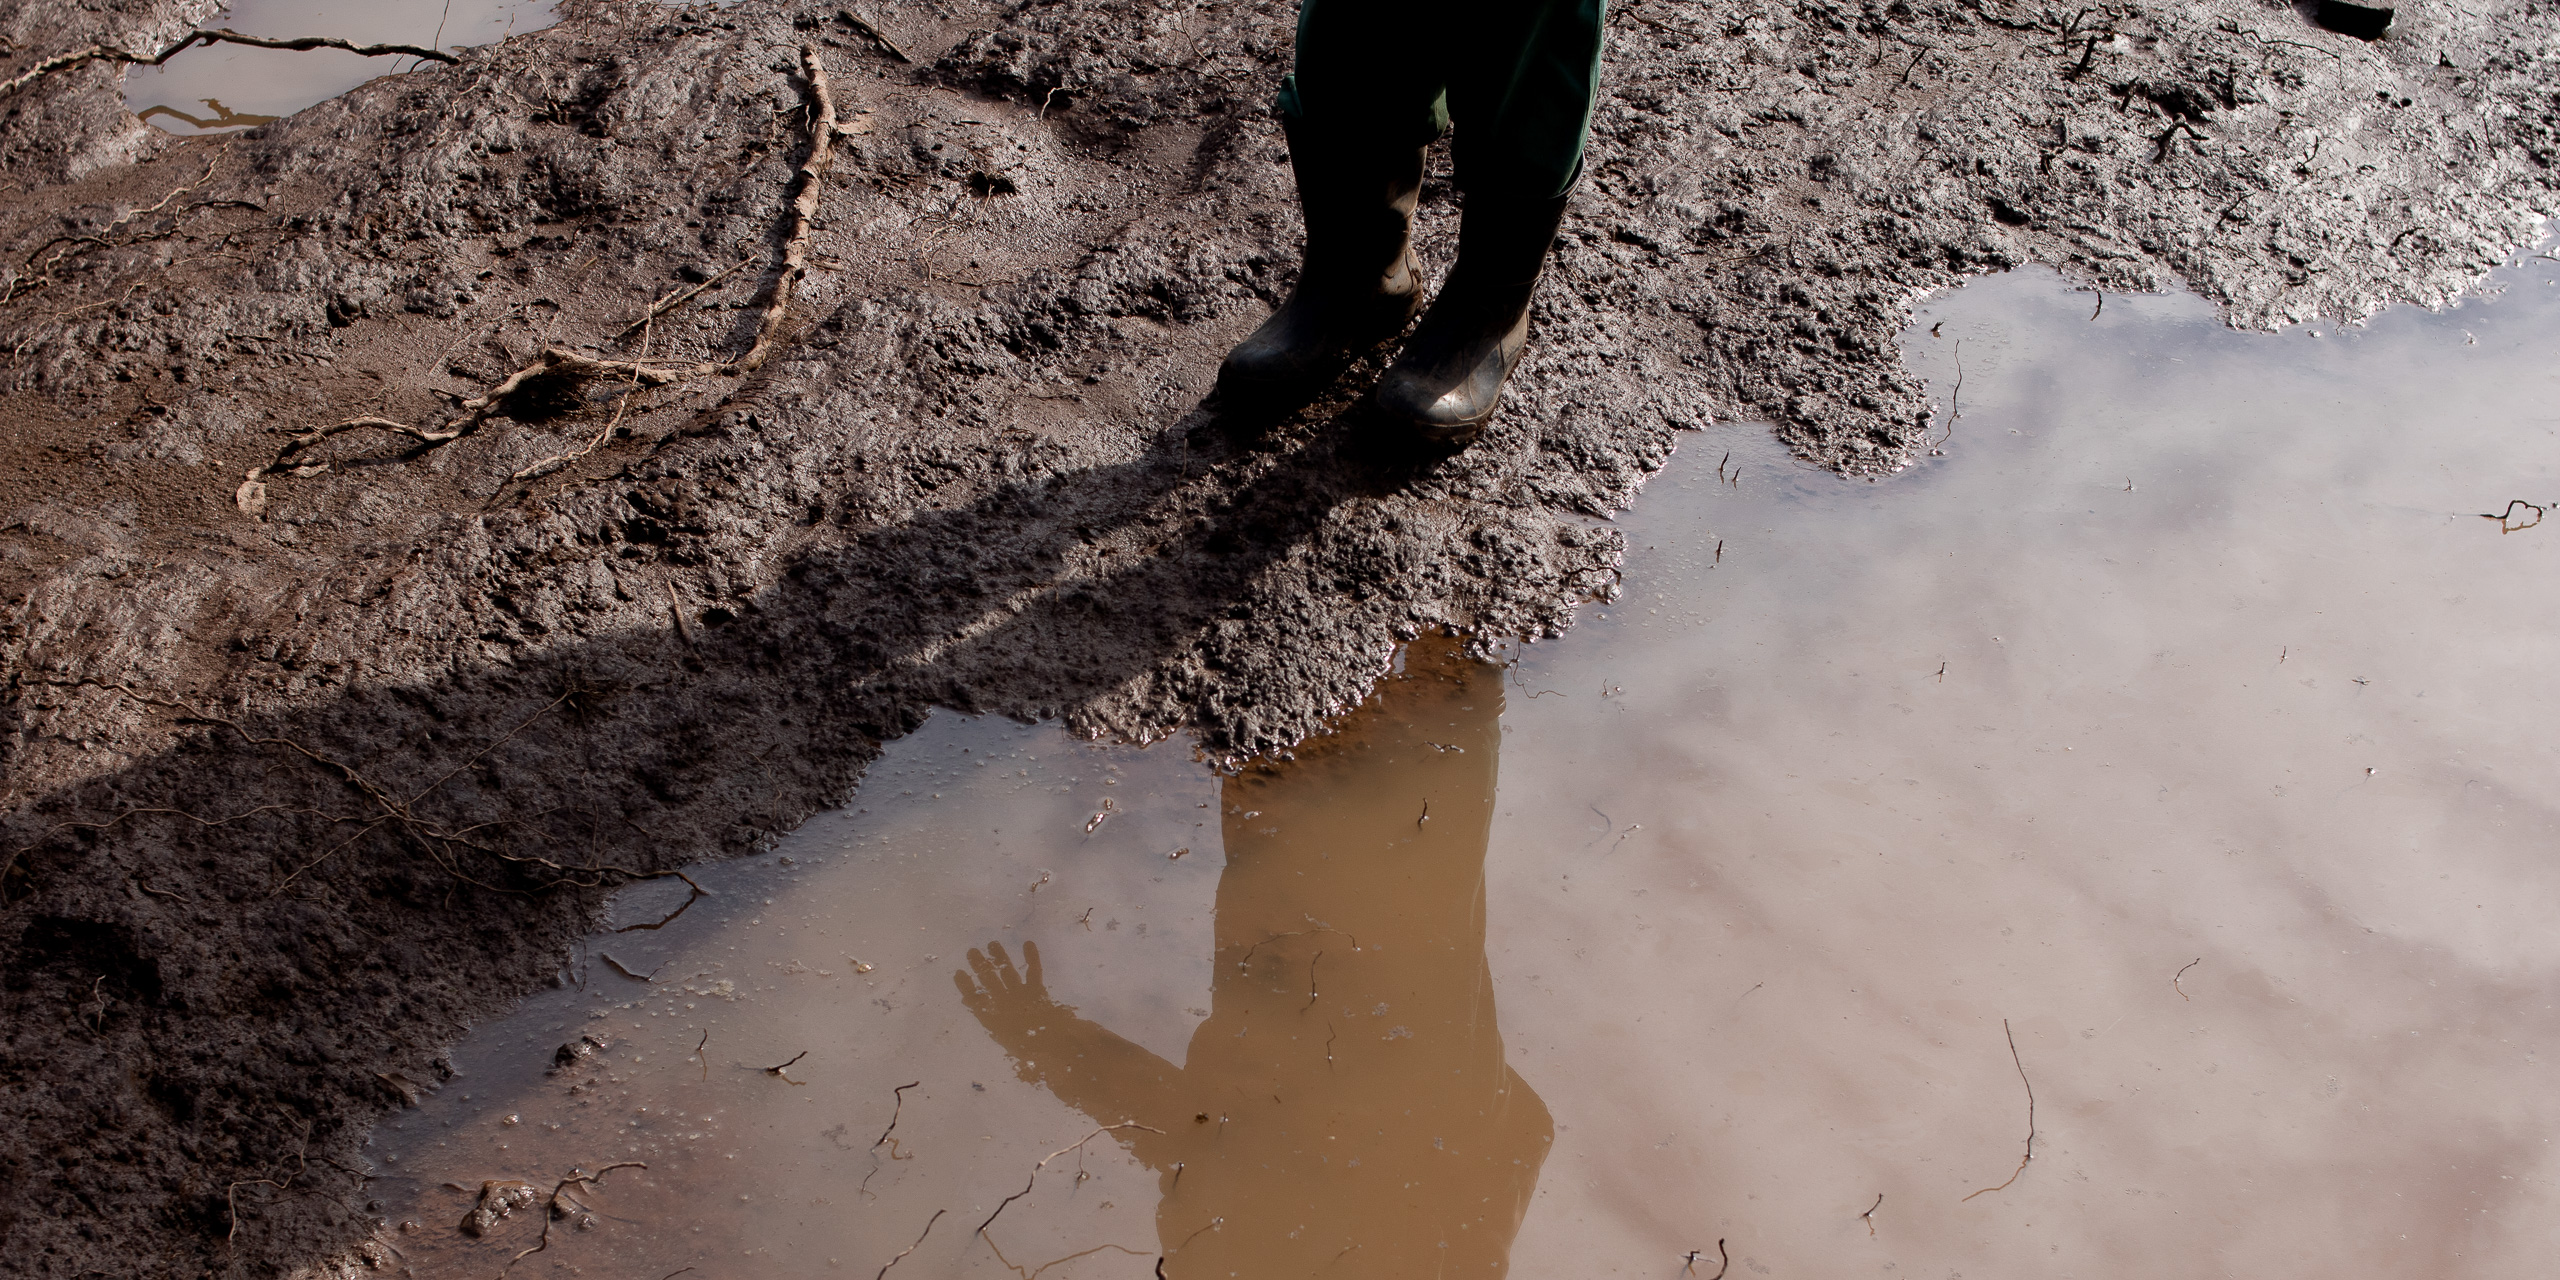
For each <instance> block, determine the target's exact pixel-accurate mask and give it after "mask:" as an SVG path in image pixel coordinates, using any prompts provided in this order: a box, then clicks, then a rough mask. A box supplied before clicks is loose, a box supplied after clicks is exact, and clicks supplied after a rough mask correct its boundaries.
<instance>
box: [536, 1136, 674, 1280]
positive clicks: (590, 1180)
mask: <svg viewBox="0 0 2560 1280" xmlns="http://www.w3.org/2000/svg"><path fill="white" fill-rule="evenodd" d="M648 1167H649V1166H648V1165H646V1164H643V1163H641V1162H640V1161H638V1160H622V1161H617V1162H615V1163H613V1164H609V1165H606V1166H605V1167H603V1168H601V1169H598V1170H596V1171H595V1172H594V1173H579V1172H576V1171H575V1170H572V1171H571V1172H570V1174H569V1176H568V1177H565V1178H562V1179H561V1180H560V1181H559V1182H558V1183H556V1184H554V1185H553V1186H552V1188H551V1197H550V1199H548V1200H546V1201H545V1202H544V1203H543V1206H542V1238H541V1239H539V1240H536V1241H534V1243H533V1247H532V1248H530V1249H527V1250H525V1251H524V1252H522V1253H519V1254H517V1255H516V1256H514V1257H512V1258H509V1259H507V1265H506V1268H505V1269H506V1270H507V1271H513V1270H515V1269H516V1264H517V1263H519V1262H522V1261H524V1260H525V1259H527V1258H530V1257H532V1256H533V1255H535V1254H537V1253H540V1252H542V1251H543V1250H545V1249H548V1248H550V1247H551V1224H552V1223H554V1222H557V1221H559V1220H560V1218H561V1216H562V1215H561V1212H560V1193H561V1192H563V1191H566V1190H568V1189H569V1188H571V1187H573V1186H585V1185H589V1184H594V1183H601V1182H603V1181H604V1176H605V1175H606V1174H608V1173H611V1172H613V1171H614V1170H616V1169H646V1168H648ZM502 1274H503V1273H502Z"/></svg>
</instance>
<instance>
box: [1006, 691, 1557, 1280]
mask: <svg viewBox="0 0 2560 1280" xmlns="http://www.w3.org/2000/svg"><path fill="white" fill-rule="evenodd" d="M1501 698H1502V686H1501V681H1500V679H1499V678H1498V668H1493V667H1489V666H1486V665H1484V664H1481V663H1475V662H1470V661H1467V660H1465V659H1464V658H1462V657H1460V656H1459V655H1457V654H1456V652H1455V651H1454V648H1453V646H1450V645H1448V644H1446V643H1445V642H1443V643H1437V644H1435V643H1434V642H1432V641H1423V642H1421V643H1418V644H1417V645H1415V646H1414V648H1413V650H1412V651H1411V653H1410V656H1409V661H1408V664H1407V669H1406V672H1405V673H1404V674H1402V675H1399V676H1395V677H1391V678H1390V679H1389V680H1387V681H1386V682H1385V683H1384V684H1382V685H1381V687H1380V689H1379V692H1378V695H1377V696H1376V697H1375V698H1373V699H1372V700H1371V701H1370V703H1369V704H1368V705H1367V706H1366V707H1364V708H1363V709H1362V710H1361V711H1360V712H1359V713H1358V714H1356V715H1355V716H1353V717H1352V719H1351V722H1350V723H1348V724H1346V725H1345V726H1344V732H1343V733H1342V734H1340V735H1339V736H1338V737H1336V738H1334V739H1331V740H1328V741H1326V742H1323V743H1320V744H1318V745H1317V747H1316V749H1315V750H1314V751H1312V752H1310V753H1309V754H1308V755H1307V756H1306V757H1305V758H1302V759H1300V760H1297V761H1294V762H1291V763H1288V764H1284V765H1278V766H1273V767H1268V768H1261V769H1255V770H1251V771H1248V772H1246V773H1244V774H1242V775H1240V776H1238V777H1236V778H1234V779H1232V780H1230V781H1229V782H1228V783H1227V784H1226V787H1225V790H1224V795H1223V800H1224V803H1223V805H1222V808H1223V809H1224V810H1225V836H1226V853H1227V866H1226V871H1225V873H1224V875H1223V876H1222V877H1221V878H1220V879H1219V881H1218V900H1217V924H1216V946H1217V963H1216V966H1215V970H1216V977H1215V979H1214V980H1213V983H1212V994H1211V1000H1210V1005H1211V1008H1210V1013H1209V1017H1208V1020H1207V1021H1205V1022H1202V1023H1201V1024H1200V1028H1199V1030H1198V1031H1197V1032H1196V1033H1194V1034H1193V1036H1192V1038H1191V1048H1190V1051H1189V1052H1188V1053H1187V1054H1186V1055H1185V1060H1184V1062H1183V1064H1182V1065H1181V1066H1178V1067H1177V1066H1175V1065H1174V1064H1172V1063H1170V1062H1167V1061H1165V1060H1164V1059H1162V1058H1159V1057H1157V1056H1156V1055H1155V1054H1153V1053H1150V1052H1148V1051H1147V1050H1145V1049H1143V1048H1140V1047H1138V1046H1137V1045H1135V1044H1132V1043H1130V1042H1129V1041H1127V1040H1124V1039H1122V1038H1121V1037H1120V1036H1118V1035H1116V1034H1114V1033H1112V1032H1111V1031H1109V1030H1107V1029H1105V1028H1103V1027H1101V1026H1098V1025H1096V1024H1094V1023H1092V1022H1090V1021H1087V1020H1086V1019H1084V1018H1081V1017H1079V1016H1077V1015H1076V1013H1075V1011H1074V1010H1073V1009H1071V1008H1069V1007H1067V1006H1065V1005H1061V1004H1059V1003H1057V1002H1056V1001H1054V1000H1052V999H1051V998H1050V997H1049V993H1048V991H1047V989H1046V988H1045V987H1044V986H1043V985H1042V983H1041V973H1040V953H1039V950H1038V948H1037V946H1036V945H1035V944H1029V943H1026V944H1025V945H1024V947H1023V951H1024V966H1023V967H1022V968H1021V969H1019V970H1017V969H1016V968H1015V966H1014V963H1013V960H1012V958H1011V957H1010V956H1009V955H1008V954H1007V953H1006V952H1005V950H1004V948H1003V947H1002V946H1001V945H994V946H990V947H989V948H988V950H987V952H985V953H980V952H977V951H972V952H970V953H969V964H970V967H971V969H972V970H974V978H973V976H972V975H971V974H957V975H955V977H957V979H958V981H959V985H960V992H961V998H962V999H963V1000H964V1001H966V1002H967V1004H968V1006H969V1008H970V1009H971V1011H973V1012H974V1013H976V1014H977V1016H978V1020H979V1021H980V1022H982V1023H984V1024H985V1025H986V1028H987V1030H988V1032H989V1033H990V1034H992V1035H993V1036H994V1037H995V1038H996V1040H997V1041H998V1042H999V1043H1000V1044H1002V1045H1003V1046H1004V1048H1005V1050H1006V1052H1007V1053H1009V1054H1010V1055H1011V1056H1012V1057H1013V1059H1014V1061H1015V1062H1016V1064H1017V1066H1018V1070H1019V1071H1020V1072H1021V1074H1022V1076H1023V1078H1024V1079H1026V1080H1030V1081H1033V1082H1035V1083H1038V1084H1041V1085H1044V1086H1046V1087H1047V1088H1048V1089H1050V1090H1051V1091H1052V1092H1054V1093H1056V1094H1057V1095H1058V1097H1059V1098H1060V1099H1062V1100H1064V1101H1065V1102H1067V1103H1068V1104H1069V1105H1071V1106H1074V1107H1076V1108H1077V1109H1079V1110H1081V1111H1083V1112H1084V1113H1085V1114H1086V1115H1088V1116H1090V1117H1092V1118H1093V1119H1094V1121H1095V1122H1096V1123H1097V1124H1111V1123H1116V1122H1118V1121H1121V1120H1136V1121H1139V1122H1140V1123H1143V1124H1146V1125H1149V1126H1152V1127H1153V1128H1156V1129H1161V1130H1163V1131H1164V1133H1163V1134H1162V1135H1161V1136H1159V1135H1156V1134H1152V1133H1146V1132H1142V1131H1139V1130H1135V1129H1127V1130H1122V1131H1120V1134H1119V1135H1118V1136H1120V1137H1121V1138H1123V1139H1124V1140H1126V1142H1127V1145H1128V1147H1129V1149H1130V1150H1131V1152H1132V1153H1134V1154H1135V1155H1136V1156H1137V1158H1138V1159H1139V1160H1140V1161H1142V1162H1144V1163H1145V1164H1146V1165H1147V1167H1149V1168H1150V1169H1153V1170H1154V1171H1155V1172H1156V1174H1157V1175H1158V1177H1157V1185H1158V1187H1159V1188H1160V1190H1161V1192H1162V1199H1161V1201H1160V1202H1159V1204H1158V1207H1157V1210H1156V1230H1157V1233H1158V1235H1159V1236H1160V1238H1161V1241H1162V1248H1163V1252H1164V1254H1165V1270H1164V1274H1166V1275H1168V1276H1175V1277H1227V1276H1240V1277H1244V1278H1245V1280H1256V1278H1267V1277H1279V1276H1300V1275H1310V1274H1322V1275H1325V1276H1344V1277H1351V1276H1376V1277H1388V1276H1393V1277H1399V1278H1401V1277H1411V1276H1426V1275H1447V1276H1488V1275H1490V1276H1500V1275H1502V1274H1504V1272H1505V1270H1506V1269H1507V1266H1508V1262H1509V1255H1510V1250H1511V1240H1512V1237H1513V1235H1514V1234H1516V1233H1517V1232H1518V1230H1519V1226H1520V1220H1521V1216H1522V1215H1523V1214H1524V1213H1525V1212H1526V1211H1527V1209H1528V1203H1529V1196H1530V1192H1531V1191H1532V1190H1533V1189H1534V1188H1535V1187H1536V1185H1537V1179H1538V1168H1539V1165H1540V1164H1541V1163H1543V1162H1544V1160H1545V1159H1546V1153H1547V1149H1548V1144H1549V1143H1550V1142H1551V1141H1552V1140H1553V1136H1554V1126H1553V1124H1552V1123H1551V1122H1550V1121H1549V1119H1548V1117H1547V1109H1546V1106H1545V1104H1543V1103H1541V1102H1540V1101H1539V1100H1538V1096H1537V1094H1535V1093H1533V1092H1531V1091H1530V1089H1529V1086H1528V1085H1527V1084H1526V1083H1524V1082H1523V1081H1522V1080H1521V1079H1520V1077H1519V1076H1518V1075H1517V1074H1515V1073H1514V1072H1513V1071H1512V1070H1511V1068H1510V1066H1509V1065H1508V1064H1507V1063H1505V1062H1504V1061H1503V1053H1502V1036H1501V1034H1500V1032H1499V1031H1498V1030H1497V1028H1496V1027H1495V1024H1494V1010H1493V987H1492V977H1491V973H1490V971H1489V969H1488V967H1487V965H1486V963H1485V956H1484V855H1485V839H1486V836H1487V834H1488V833H1489V831H1490V829H1491V826H1492V819H1493V789H1494V762H1495V754H1496V747H1497V744H1498V743H1499V741H1500V728H1499V725H1498V724H1497V720H1498V717H1499V715H1500V713H1501ZM1035 1033H1036V1035H1035Z"/></svg>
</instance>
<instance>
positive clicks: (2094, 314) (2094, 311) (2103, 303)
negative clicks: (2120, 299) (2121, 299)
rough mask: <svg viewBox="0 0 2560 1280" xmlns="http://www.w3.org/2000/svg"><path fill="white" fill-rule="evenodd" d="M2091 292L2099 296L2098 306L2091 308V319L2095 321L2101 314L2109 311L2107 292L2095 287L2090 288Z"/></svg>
mask: <svg viewBox="0 0 2560 1280" xmlns="http://www.w3.org/2000/svg"><path fill="white" fill-rule="evenodd" d="M2090 291H2091V292H2093V293H2095V294H2097V295H2098V305H2096V306H2094V307H2091V308H2089V319H2091V320H2092V321H2094V320H2096V319H2097V318H2098V313H2099V312H2101V311H2104V310H2106V309H2107V291H2106V290H2104V289H2100V288H2097V287H2096V286H2094V285H2092V286H2090Z"/></svg>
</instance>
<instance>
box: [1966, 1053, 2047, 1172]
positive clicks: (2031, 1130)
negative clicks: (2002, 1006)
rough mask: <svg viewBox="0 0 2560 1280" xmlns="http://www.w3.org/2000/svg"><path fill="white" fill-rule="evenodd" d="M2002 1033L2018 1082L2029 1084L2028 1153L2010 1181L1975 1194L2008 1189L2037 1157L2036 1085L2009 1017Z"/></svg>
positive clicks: (2022, 1157)
mask: <svg viewBox="0 0 2560 1280" xmlns="http://www.w3.org/2000/svg"><path fill="white" fill-rule="evenodd" d="M2000 1033H2001V1034H2002V1035H2005V1036H2007V1037H2009V1061H2010V1062H2012V1063H2015V1064H2016V1065H2017V1068H2018V1083H2020V1084H2022V1085H2026V1086H2027V1153H2026V1154H2025V1155H2023V1156H2020V1157H2018V1167H2017V1168H2016V1169H2014V1170H2011V1171H2010V1173H2009V1182H2003V1183H2001V1184H2000V1185H1999V1186H1996V1187H1984V1188H1983V1189H1982V1190H1981V1191H1976V1192H1974V1193H1973V1196H1978V1195H1983V1194H1985V1193H1988V1192H1993V1191H2006V1190H2008V1189H2009V1183H2010V1182H2016V1181H2017V1180H2018V1175H2019V1174H2022V1173H2025V1172H2026V1171H2027V1163H2028V1162H2029V1161H2031V1160H2034V1159H2035V1158H2036V1087H2035V1085H2034V1084H2033V1083H2032V1082H2030V1081H2029V1080H2028V1079H2027V1064H2026V1062H2025V1060H2023V1059H2021V1058H2020V1057H2019V1056H2018V1033H2017V1032H2014V1031H2011V1030H2010V1029H2009V1020H2008V1019H2007V1018H2002V1019H2001V1020H2000ZM1973 1196H1966V1197H1965V1200H1971V1199H1972V1198H1973ZM1956 1203H1958V1204H1962V1203H1964V1201H1962V1200H1959V1201H1957V1202H1956Z"/></svg>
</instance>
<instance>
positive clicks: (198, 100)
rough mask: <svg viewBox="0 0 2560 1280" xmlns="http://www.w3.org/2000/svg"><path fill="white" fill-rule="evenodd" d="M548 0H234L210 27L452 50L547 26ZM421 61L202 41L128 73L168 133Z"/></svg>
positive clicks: (329, 91)
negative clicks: (171, 56) (154, 63)
mask: <svg viewBox="0 0 2560 1280" xmlns="http://www.w3.org/2000/svg"><path fill="white" fill-rule="evenodd" d="M551 8H552V5H551V0H238V3H236V4H233V5H231V6H230V7H229V8H227V9H225V10H223V11H222V12H221V13H219V14H217V15H215V16H214V18H213V19H212V20H211V21H208V22H207V23H205V24H204V25H205V26H207V27H221V28H229V29H231V30H233V31H237V32H240V33H241V34H243V35H250V36H258V37H262V38H265V39H270V40H295V39H300V38H302V37H305V36H330V37H335V38H337V39H340V40H345V41H347V42H349V43H351V44H359V45H371V44H405V45H414V46H416V47H418V48H422V49H448V50H449V49H453V48H456V47H466V48H467V47H470V46H473V45H483V44H492V43H495V42H497V41H500V40H504V39H506V38H507V37H508V36H511V35H514V34H517V33H519V32H525V31H534V30H539V29H541V28H543V27H547V26H549V25H551ZM416 61H417V60H416V59H414V58H405V57H397V56H383V57H371V58H369V57H364V56H361V55H359V54H354V53H349V52H346V51H344V50H340V49H309V50H286V49H259V48H254V47H251V46H246V45H233V44H218V45H199V46H197V47H195V48H192V49H188V50H186V51H184V52H182V53H180V54H178V55H177V56H176V57H174V58H171V59H169V61H168V62H167V63H165V64H163V65H161V66H157V67H134V68H131V69H129V70H128V71H127V72H126V73H125V87H124V96H125V105H126V106H127V107H129V108H131V109H132V110H133V112H134V114H136V115H138V116H140V117H142V118H143V119H145V120H148V121H150V122H151V123H152V124H155V125H158V126H159V127H160V128H162V129H165V130H168V131H169V132H171V133H178V134H195V133H221V132H226V131H229V130H233V129H245V128H250V127H252V126H255V125H262V124H265V123H267V122H268V121H270V120H275V119H278V118H280V117H283V116H288V115H291V114H293V113H294V112H296V111H300V110H301V109H303V108H304V107H307V106H310V105H312V104H313V103H317V102H325V101H327V100H329V99H331V98H334V97H337V96H338V95H339V94H342V93H345V92H346V91H348V90H349V89H353V88H355V87H356V86H357V85H360V84H363V83H364V82H366V81H368V80H371V79H374V78H375V77H377V76H386V75H392V74H394V73H397V72H400V71H405V70H408V69H409V68H410V67H412V66H414V65H415V64H416Z"/></svg>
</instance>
